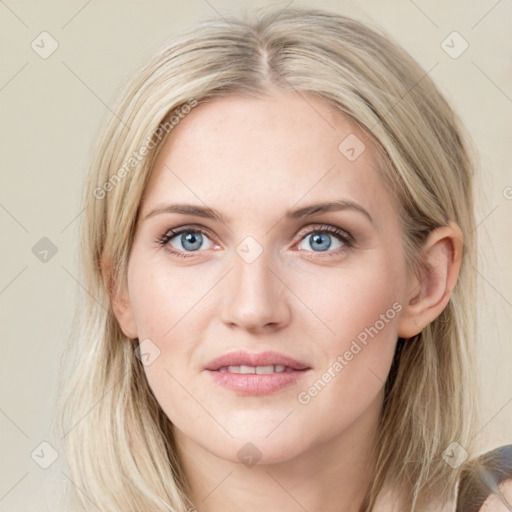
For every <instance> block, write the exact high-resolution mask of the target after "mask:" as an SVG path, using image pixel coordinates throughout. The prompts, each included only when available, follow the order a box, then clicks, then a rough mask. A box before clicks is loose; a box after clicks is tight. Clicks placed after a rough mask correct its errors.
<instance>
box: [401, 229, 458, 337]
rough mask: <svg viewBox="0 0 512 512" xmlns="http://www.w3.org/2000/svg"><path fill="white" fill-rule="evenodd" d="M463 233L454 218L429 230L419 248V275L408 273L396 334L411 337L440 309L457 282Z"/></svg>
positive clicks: (439, 312)
mask: <svg viewBox="0 0 512 512" xmlns="http://www.w3.org/2000/svg"><path fill="white" fill-rule="evenodd" d="M463 246H464V237H463V235H462V231H461V229H460V227H459V226H458V225H457V224H456V223H455V222H449V223H448V225H447V226H441V227H439V228H437V229H435V230H434V231H432V232H431V233H430V234H429V236H428V237H427V240H426V241H425V244H424V247H423V249H422V257H421V264H420V270H419V273H420V276H419V277H418V276H417V275H414V276H410V278H409V289H408V295H407V297H408V299H409V300H408V301H406V303H407V306H406V307H405V308H404V309H403V312H402V314H401V316H400V322H399V325H398V336H400V337H401V338H406V339H407V338H411V337H412V336H415V335H416V334H419V333H420V332H421V331H422V329H423V328H424V327H425V326H427V325H428V324H429V323H431V322H432V321H433V320H434V319H435V318H437V317H438V316H439V315H440V314H441V313H442V312H443V310H444V308H445V307H446V305H447V304H448V301H449V300H450V295H451V292H452V290H453V288H454V287H455V284H456V283H457V278H458V275H459V270H460V264H461V259H462V250H463Z"/></svg>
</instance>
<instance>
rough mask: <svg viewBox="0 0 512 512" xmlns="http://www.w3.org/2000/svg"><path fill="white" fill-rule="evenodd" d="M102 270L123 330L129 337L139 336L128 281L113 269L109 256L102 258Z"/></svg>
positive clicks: (115, 313) (116, 315)
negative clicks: (123, 279) (121, 280)
mask: <svg viewBox="0 0 512 512" xmlns="http://www.w3.org/2000/svg"><path fill="white" fill-rule="evenodd" d="M101 271H102V276H103V282H104V283H105V286H106V288H107V290H108V295H109V297H110V302H111V304H112V311H113V312H114V316H115V317H116V319H117V322H118V324H119V327H120V329H121V331H122V332H123V334H124V335H125V336H126V337H127V338H130V339H135V338H137V337H138V335H137V326H136V324H135V319H134V317H133V312H132V307H131V303H130V296H129V293H128V287H127V285H126V283H124V282H120V281H119V276H118V275H117V273H115V272H114V271H113V266H112V265H111V263H110V261H109V260H108V259H107V258H104V259H102V264H101Z"/></svg>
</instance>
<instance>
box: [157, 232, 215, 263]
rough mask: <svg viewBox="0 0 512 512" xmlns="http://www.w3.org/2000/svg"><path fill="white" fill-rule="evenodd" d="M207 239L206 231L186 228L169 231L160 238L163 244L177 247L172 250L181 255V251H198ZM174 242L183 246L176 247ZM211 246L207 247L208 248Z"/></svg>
mask: <svg viewBox="0 0 512 512" xmlns="http://www.w3.org/2000/svg"><path fill="white" fill-rule="evenodd" d="M205 239H206V240H207V238H206V233H204V231H201V230H193V229H187V228H185V229H177V230H171V231H169V232H167V233H166V234H165V235H164V236H163V237H162V238H161V239H160V243H161V244H162V245H170V246H171V247H173V248H174V249H177V251H174V250H172V251H171V252H174V253H176V254H178V255H180V256H181V255H182V254H180V253H182V252H197V251H198V250H199V249H200V248H201V246H202V245H203V242H204V240H205ZM173 242H178V244H179V245H181V247H176V246H175V245H173ZM209 247H210V246H209ZM209 247H206V249H208V248H209ZM183 256H184V255H183ZM184 257H186V256H184Z"/></svg>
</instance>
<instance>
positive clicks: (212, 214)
mask: <svg viewBox="0 0 512 512" xmlns="http://www.w3.org/2000/svg"><path fill="white" fill-rule="evenodd" d="M340 210H353V211H357V212H359V213H362V214H363V215H365V216H366V217H367V219H368V220H369V221H370V222H371V223H372V224H373V222H374V221H373V218H372V216H371V215H370V214H369V213H368V212H367V211H366V210H365V209H364V208H363V207H362V206H361V205H359V204H357V203H354V202H353V201H348V200H340V201H330V202H326V203H318V204H312V205H310V206H305V207H303V208H298V209H295V210H289V211H288V212H286V214H285V218H287V219H295V220H296V219H302V218H304V217H307V216H309V215H315V214H318V213H324V212H332V211H340ZM161 213H181V214H183V215H193V216H195V217H202V218H205V219H212V220H217V221H220V222H224V219H223V217H222V215H221V214H220V213H219V212H218V211H217V210H214V209H212V208H208V207H204V206H196V205H192V204H183V203H176V204H162V205H160V206H157V207H156V208H155V209H154V210H151V211H150V212H149V213H148V214H147V215H146V216H145V217H144V218H143V220H147V219H149V218H150V217H154V216H155V215H159V214H161Z"/></svg>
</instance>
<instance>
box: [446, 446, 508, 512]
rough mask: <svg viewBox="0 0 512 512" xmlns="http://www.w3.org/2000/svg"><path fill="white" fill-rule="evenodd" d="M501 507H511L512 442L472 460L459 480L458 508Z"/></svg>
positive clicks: (478, 511) (485, 510) (465, 511)
mask: <svg viewBox="0 0 512 512" xmlns="http://www.w3.org/2000/svg"><path fill="white" fill-rule="evenodd" d="M500 507H501V508H500ZM501 510H503V511H508V510H512V444H511V445H505V446H500V447H499V448H496V449H494V450H491V451H488V452H486V453H483V454H482V455H480V456H479V457H477V458H476V459H474V460H471V461H469V462H468V463H467V464H466V467H465V468H464V469H463V470H462V472H461V477H460V481H459V490H458V493H457V508H456V512H491V511H492V512H498V511H501Z"/></svg>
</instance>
